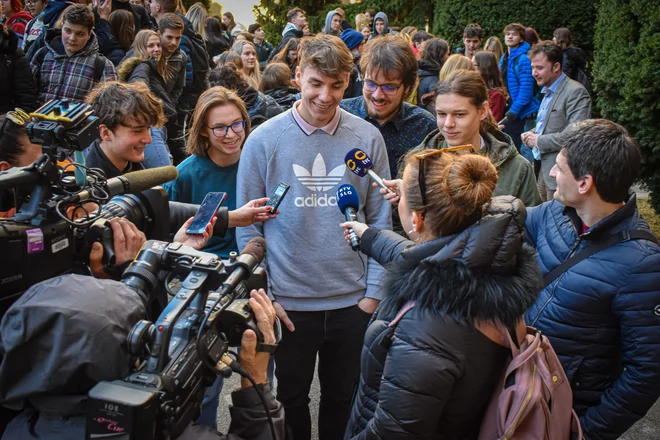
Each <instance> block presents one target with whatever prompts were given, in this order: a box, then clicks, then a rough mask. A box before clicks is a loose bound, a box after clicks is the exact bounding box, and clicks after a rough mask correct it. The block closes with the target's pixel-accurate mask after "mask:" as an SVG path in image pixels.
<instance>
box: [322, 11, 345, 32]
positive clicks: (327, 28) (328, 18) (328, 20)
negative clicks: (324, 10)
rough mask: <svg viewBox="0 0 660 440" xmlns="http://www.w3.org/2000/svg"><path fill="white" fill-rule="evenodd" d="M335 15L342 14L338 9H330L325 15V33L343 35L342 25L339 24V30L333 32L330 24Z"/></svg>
mask: <svg viewBox="0 0 660 440" xmlns="http://www.w3.org/2000/svg"><path fill="white" fill-rule="evenodd" d="M335 15H340V14H339V12H337V11H330V12H328V14H327V15H326V16H325V27H324V28H323V33H324V34H328V35H335V36H337V37H338V36H339V35H341V25H340V26H339V30H338V31H337V32H333V31H332V28H331V27H330V24H331V23H332V17H334V16H335Z"/></svg>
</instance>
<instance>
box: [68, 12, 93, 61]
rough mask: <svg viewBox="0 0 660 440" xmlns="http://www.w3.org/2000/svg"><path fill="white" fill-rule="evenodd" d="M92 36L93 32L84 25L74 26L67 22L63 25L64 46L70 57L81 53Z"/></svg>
mask: <svg viewBox="0 0 660 440" xmlns="http://www.w3.org/2000/svg"><path fill="white" fill-rule="evenodd" d="M91 36H92V31H90V30H89V29H87V26H85V25H84V24H72V23H69V22H68V21H65V22H64V24H63V25H62V44H63V45H64V51H65V52H66V54H67V55H68V56H71V55H73V54H75V53H78V52H80V51H81V50H82V49H83V48H84V47H85V46H86V45H87V42H88V41H89V38H90V37H91Z"/></svg>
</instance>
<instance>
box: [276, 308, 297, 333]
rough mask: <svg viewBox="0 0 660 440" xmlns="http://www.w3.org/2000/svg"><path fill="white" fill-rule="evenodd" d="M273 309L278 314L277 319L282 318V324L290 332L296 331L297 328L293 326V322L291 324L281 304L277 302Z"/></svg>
mask: <svg viewBox="0 0 660 440" xmlns="http://www.w3.org/2000/svg"><path fill="white" fill-rule="evenodd" d="M273 307H274V308H275V313H277V317H278V318H280V321H281V322H282V324H284V325H285V326H286V328H288V329H289V331H290V332H294V331H296V326H295V325H293V322H291V320H290V319H289V315H287V314H286V311H285V310H284V307H282V305H281V304H280V303H276V302H273Z"/></svg>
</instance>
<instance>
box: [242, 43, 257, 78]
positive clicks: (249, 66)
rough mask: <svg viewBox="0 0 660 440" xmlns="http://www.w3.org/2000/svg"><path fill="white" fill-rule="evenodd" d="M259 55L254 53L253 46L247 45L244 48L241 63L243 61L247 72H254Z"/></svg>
mask: <svg viewBox="0 0 660 440" xmlns="http://www.w3.org/2000/svg"><path fill="white" fill-rule="evenodd" d="M256 60H257V53H256V52H255V51H254V47H252V45H251V44H246V45H245V46H243V51H242V52H241V61H243V68H244V69H245V71H246V72H247V71H250V72H251V71H252V70H254V66H255V65H256Z"/></svg>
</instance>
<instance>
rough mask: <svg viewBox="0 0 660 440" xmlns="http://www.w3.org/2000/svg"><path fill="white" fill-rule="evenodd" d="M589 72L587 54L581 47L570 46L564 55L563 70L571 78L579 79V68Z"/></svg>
mask: <svg viewBox="0 0 660 440" xmlns="http://www.w3.org/2000/svg"><path fill="white" fill-rule="evenodd" d="M579 69H582V71H583V72H584V73H586V72H587V56H586V55H585V54H584V51H583V50H582V49H580V48H579V47H575V46H572V47H568V48H566V49H565V50H564V53H563V55H562V63H561V70H562V72H564V73H565V74H566V76H568V77H569V78H570V79H572V80H575V81H577V74H578V70H579Z"/></svg>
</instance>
